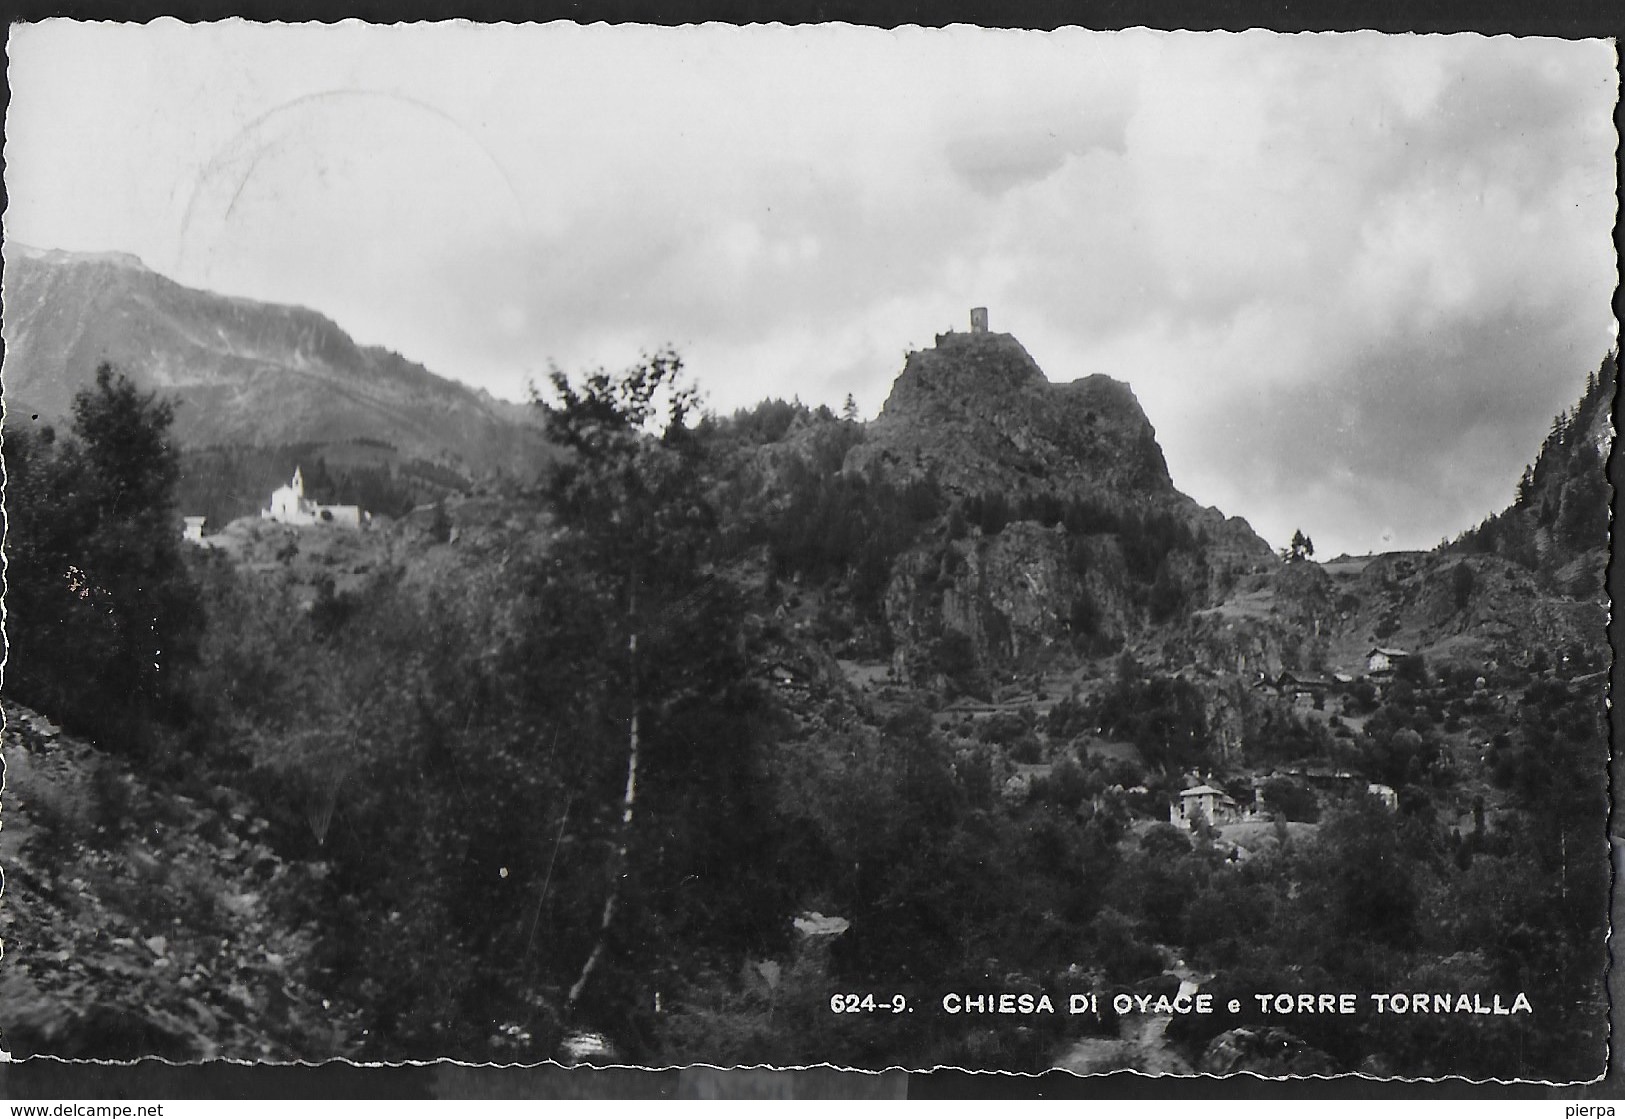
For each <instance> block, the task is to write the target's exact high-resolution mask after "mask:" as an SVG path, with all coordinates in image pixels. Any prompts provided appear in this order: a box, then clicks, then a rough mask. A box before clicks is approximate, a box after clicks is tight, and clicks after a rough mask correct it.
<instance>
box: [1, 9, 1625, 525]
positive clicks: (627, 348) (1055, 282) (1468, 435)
mask: <svg viewBox="0 0 1625 1119" xmlns="http://www.w3.org/2000/svg"><path fill="white" fill-rule="evenodd" d="M11 57H12V62H13V67H12V74H13V90H14V92H13V101H12V105H11V109H10V111H9V113H8V119H7V124H8V135H7V157H8V162H7V172H6V174H7V186H8V189H9V190H10V194H11V198H10V208H9V209H8V212H7V214H6V225H7V231H8V233H9V234H11V235H14V236H17V237H18V238H19V239H21V240H24V241H28V242H31V243H40V244H45V245H54V246H59V247H65V248H84V249H124V250H127V251H133V252H136V253H138V254H139V255H142V256H143V257H144V258H146V259H147V260H148V261H149V262H150V263H153V264H154V265H155V266H158V267H160V268H163V269H166V270H170V271H173V272H174V273H175V274H176V278H177V279H180V280H181V281H182V282H189V283H196V284H200V285H203V286H212V287H216V288H217V289H220V290H224V291H228V292H231V293H233V294H242V295H248V296H253V297H256V298H264V299H273V300H281V301H293V302H299V303H304V304H307V305H312V306H315V307H317V308H319V309H321V310H323V311H324V312H326V313H328V314H330V315H332V316H333V317H334V318H336V319H337V320H338V321H339V322H340V324H341V325H343V326H344V327H345V328H346V329H348V330H350V331H351V332H352V333H354V334H356V335H357V336H358V337H359V338H360V339H361V340H363V341H366V342H372V343H379V344H385V345H388V346H390V347H391V348H394V349H397V350H399V351H401V352H403V353H406V354H407V355H408V356H410V357H412V358H414V359H417V360H420V361H423V362H424V363H425V364H427V365H428V366H429V367H430V368H432V369H435V370H436V371H437V372H441V373H443V374H447V375H452V376H458V377H462V378H464V379H467V380H470V381H471V382H474V383H477V384H480V385H482V386H484V387H487V388H490V389H491V390H493V391H495V392H498V393H500V394H503V395H508V396H518V395H521V394H522V393H523V387H524V384H525V381H526V380H527V379H528V378H536V377H539V376H541V375H542V374H543V373H545V372H546V369H547V366H548V363H549V362H550V361H553V362H557V363H558V364H560V365H561V366H563V367H565V368H567V369H582V368H589V367H594V366H599V365H605V366H610V367H614V366H616V365H619V364H623V363H626V362H630V361H632V360H635V359H636V358H637V356H638V354H639V353H640V352H643V351H647V350H649V349H652V348H655V347H658V346H661V345H665V344H668V343H671V344H676V345H677V346H679V347H680V348H681V349H682V350H683V351H684V353H685V355H686V356H687V357H688V359H689V366H690V368H691V370H693V371H694V373H695V374H696V376H698V377H699V378H700V380H701V381H702V384H703V385H704V387H705V388H706V389H707V390H708V392H709V394H710V398H711V400H712V402H713V404H714V405H716V406H717V407H720V408H723V409H729V408H732V407H735V406H738V405H741V404H746V403H749V402H751V401H753V400H755V399H759V398H761V397H763V396H767V395H775V396H791V395H796V394H799V395H801V396H802V397H803V398H804V399H808V400H814V401H825V402H830V403H837V402H839V401H840V399H841V398H842V397H843V396H844V395H845V394H846V393H847V392H851V393H853V394H854V395H855V396H856V397H857V398H858V400H859V402H860V404H861V405H862V406H863V408H864V409H865V410H866V411H868V412H869V413H871V414H872V413H873V412H874V411H875V410H876V409H877V408H878V407H879V404H880V402H881V400H883V399H884V397H885V395H886V392H887V391H888V389H889V386H890V382H891V379H892V378H893V377H894V376H895V375H896V373H897V372H898V370H899V369H900V367H901V363H902V356H903V352H904V350H905V349H907V348H908V347H910V346H916V345H924V344H928V343H929V341H930V339H931V336H932V335H933V334H934V333H936V332H938V331H941V330H944V329H946V328H947V327H948V326H950V325H960V326H962V325H963V318H964V314H965V311H966V309H967V308H969V307H970V306H973V305H987V306H990V307H991V308H992V313H993V320H994V327H995V329H1007V330H1011V331H1013V332H1014V333H1016V334H1017V336H1018V337H1020V338H1021V340H1022V341H1023V343H1024V344H1026V345H1027V346H1028V348H1029V349H1030V350H1031V351H1032V352H1033V354H1034V355H1035V357H1037V358H1038V359H1039V361H1040V363H1041V364H1042V365H1043V366H1044V367H1045V368H1046V370H1047V371H1048V372H1049V374H1050V375H1051V376H1052V377H1053V378H1056V379H1062V380H1065V379H1071V378H1073V377H1076V376H1081V375H1084V374H1087V373H1093V372H1106V373H1110V374H1112V375H1114V376H1117V377H1119V378H1121V379H1124V380H1127V381H1129V382H1130V383H1131V384H1132V386H1133V388H1134V390H1135V392H1136V394H1137V396H1138V397H1139V398H1140V400H1141V401H1142V403H1143V404H1144V405H1145V407H1146V409H1147V412H1148V414H1149V415H1150V416H1151V418H1152V421H1153V422H1154V424H1155V425H1156V427H1157V430H1158V433H1159V437H1160V439H1161V441H1162V444H1163V447H1164V450H1165V452H1166V454H1167V457H1168V460H1169V463H1170V467H1171V469H1172V470H1173V472H1174V477H1175V481H1176V483H1177V484H1179V485H1180V486H1181V487H1182V488H1185V489H1186V490H1187V491H1188V492H1191V493H1192V494H1193V495H1194V496H1196V497H1198V498H1199V499H1201V500H1203V501H1205V502H1210V503H1214V504H1218V505H1220V507H1221V508H1224V509H1225V510H1226V511H1227V512H1230V513H1236V514H1241V515H1245V516H1247V517H1249V518H1250V519H1252V520H1253V521H1254V522H1255V524H1256V525H1257V526H1258V527H1259V528H1260V529H1261V530H1262V531H1263V532H1264V533H1265V534H1266V535H1267V536H1269V537H1270V538H1272V539H1275V540H1276V541H1277V542H1278V543H1279V542H1281V541H1283V540H1284V539H1285V538H1286V537H1287V536H1289V535H1290V533H1291V531H1292V530H1293V529H1294V528H1296V527H1299V526H1301V527H1303V528H1304V529H1305V531H1308V532H1310V533H1311V535H1313V536H1314V538H1315V539H1316V541H1317V542H1319V544H1320V546H1321V550H1323V551H1325V550H1328V549H1331V550H1343V549H1345V548H1346V549H1350V550H1361V549H1365V548H1370V547H1378V546H1382V545H1383V544H1384V543H1389V544H1396V545H1397V544H1403V545H1406V546H1412V545H1414V546H1428V545H1431V544H1433V543H1436V542H1437V540H1438V538H1439V536H1441V535H1444V534H1452V533H1454V532H1455V531H1458V530H1459V529H1461V528H1464V527H1466V526H1467V525H1468V524H1470V523H1472V522H1473V521H1476V520H1477V519H1478V518H1480V517H1482V516H1483V515H1485V514H1487V513H1489V512H1491V511H1493V510H1494V509H1495V508H1496V507H1497V506H1498V505H1499V504H1502V503H1504V501H1505V500H1506V497H1507V496H1508V494H1509V493H1510V486H1511V484H1512V482H1513V481H1515V480H1516V477H1517V475H1518V473H1519V472H1520V471H1521V468H1522V465H1523V464H1524V463H1525V462H1527V461H1528V459H1529V457H1530V456H1532V455H1533V453H1534V451H1535V450H1536V448H1537V447H1538V445H1539V441H1540V439H1541V437H1542V436H1543V435H1544V434H1545V430H1546V426H1547V424H1548V422H1549V420H1550V417H1551V415H1552V414H1553V413H1554V412H1556V411H1557V410H1559V409H1561V408H1563V407H1565V406H1566V405H1568V404H1570V403H1572V402H1573V399H1574V398H1575V397H1576V396H1577V394H1578V391H1579V387H1580V385H1581V384H1582V383H1583V380H1584V377H1585V374H1586V372H1587V371H1588V370H1590V369H1592V368H1594V367H1595V366H1596V364H1597V361H1598V360H1599V359H1600V358H1601V356H1602V354H1603V352H1604V351H1605V350H1606V348H1607V347H1608V346H1609V345H1610V344H1611V342H1612V339H1613V331H1614V323H1613V320H1612V317H1611V313H1610V308H1609V302H1610V299H1611V295H1612V291H1613V287H1614V281H1615V262H1614V257H1613V247H1612V242H1611V238H1610V234H1611V229H1612V224H1613V216H1614V207H1615V202H1614V155H1613V153H1614V144H1615V136H1614V131H1613V123H1612V115H1611V114H1612V109H1613V104H1614V100H1615V95H1616V93H1617V89H1616V77H1615V70H1614V58H1613V53H1612V50H1611V47H1610V46H1609V45H1608V44H1606V43H1597V42H1590V43H1587V42H1565V41H1560V40H1541V39H1531V38H1524V39H1511V38H1504V39H1485V38H1482V37H1478V36H1383V35H1378V34H1375V33H1362V34H1355V35H1304V36H1278V35H1273V34H1268V33H1263V32H1249V33H1246V34H1241V35H1195V34H1178V33H1176V34H1161V33H1152V32H1146V31H1136V32H1125V33H1111V34H1102V33H1088V32H1082V31H1076V30H1073V31H1066V32H1060V33H1056V34H1053V35H1038V34H1031V33H1017V32H994V31H980V30H975V29H962V30H959V31H929V30H920V29H913V30H908V29H904V30H899V31H895V32H886V31H879V30H875V29H857V28H843V27H838V26H824V27H817V28H796V29H770V28H757V29H738V28H717V27H708V28H689V29H661V28H637V27H615V28H611V27H575V26H571V25H552V26H545V27H527V28H484V27H479V26H477V25H439V26H434V27H429V26H421V27H402V28H369V27H365V26H361V25H355V26H345V27H341V28H326V27H318V26H306V27H274V28H273V27H255V26H252V25H246V24H245V25H202V26H196V27H194V26H191V25H181V24H178V23H175V22H173V21H161V22H160V23H158V24H154V25H151V26H147V27H130V26H107V25H85V24H66V23H61V24H47V25H34V26H25V27H23V28H21V29H20V30H19V31H18V32H17V33H16V34H15V35H14V38H13V41H12V44H11ZM290 57H299V58H300V59H301V63H300V65H299V66H296V67H295V66H288V65H286V62H285V60H286V59H287V58H290ZM64 137H68V138H71V139H70V140H69V141H67V142H65V141H64ZM1384 532H1387V533H1388V534H1389V537H1388V539H1387V540H1386V541H1384V539H1383V535H1382V534H1383V533H1384Z"/></svg>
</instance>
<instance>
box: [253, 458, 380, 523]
mask: <svg viewBox="0 0 1625 1119" xmlns="http://www.w3.org/2000/svg"><path fill="white" fill-rule="evenodd" d="M260 516H261V517H263V518H265V519H266V520H268V521H276V522H278V523H279V524H285V525H338V526H340V527H342V528H360V527H361V526H362V525H363V524H366V523H367V522H369V521H371V520H372V515H371V514H370V513H364V512H362V510H361V507H360V506H359V505H319V504H317V503H316V502H314V501H312V500H310V499H309V498H308V497H306V496H305V475H304V471H302V470H301V469H300V468H299V467H297V466H295V467H294V468H293V480H292V481H290V482H289V483H288V484H287V485H285V486H278V487H277V488H276V489H274V490H272V491H271V507H270V508H269V509H261V510H260Z"/></svg>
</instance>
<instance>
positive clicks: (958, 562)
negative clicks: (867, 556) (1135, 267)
mask: <svg viewBox="0 0 1625 1119" xmlns="http://www.w3.org/2000/svg"><path fill="white" fill-rule="evenodd" d="M843 469H844V470H845V471H846V472H847V473H848V474H862V475H864V476H869V477H876V476H878V477H884V478H886V479H888V480H889V481H891V482H893V483H894V484H900V483H905V482H909V481H918V480H921V479H925V478H931V479H934V480H935V482H936V483H937V485H938V486H940V488H941V491H942V493H943V495H944V499H945V501H946V503H947V504H948V507H949V511H948V513H947V514H946V516H945V518H944V522H943V524H942V525H941V526H940V529H939V531H938V532H936V533H934V534H932V535H931V536H930V538H929V539H924V540H922V541H920V542H919V543H918V544H917V545H916V546H915V547H914V548H912V549H911V550H910V551H908V552H907V553H905V554H904V555H903V556H901V557H900V558H899V560H898V562H897V563H896V564H895V566H894V568H893V571H892V578H891V582H890V584H889V586H888V587H887V590H886V595H885V610H886V616H887V619H888V622H889V624H890V626H891V628H892V632H893V637H894V639H895V642H896V648H897V654H896V658H895V659H896V667H897V668H898V669H899V671H900V673H901V674H902V675H903V676H904V677H905V678H910V679H916V680H918V679H921V678H924V677H928V676H930V675H932V674H940V673H941V672H942V671H943V670H944V664H945V663H949V664H951V663H953V662H955V661H956V659H962V657H958V656H956V654H954V653H953V652H952V650H955V649H964V650H968V652H969V654H970V655H972V656H973V657H974V660H975V663H976V665H977V667H978V668H981V669H994V670H999V669H1004V668H1010V667H1015V666H1026V665H1033V664H1035V663H1039V662H1043V661H1045V660H1046V659H1048V658H1050V657H1053V656H1055V655H1057V654H1065V653H1066V652H1067V651H1070V652H1072V653H1083V654H1098V653H1102V652H1105V651H1109V650H1110V649H1112V648H1116V647H1117V646H1118V645H1120V644H1121V643H1122V642H1123V641H1124V640H1126V639H1133V638H1135V637H1137V636H1139V635H1141V634H1143V633H1144V632H1145V631H1146V630H1147V627H1149V626H1155V625H1160V624H1164V623H1167V622H1170V621H1172V620H1174V619H1176V618H1180V617H1183V616H1185V615H1186V614H1188V612H1189V611H1190V610H1193V609H1196V608H1199V607H1201V606H1203V605H1206V604H1207V603H1210V602H1213V601H1217V600H1219V599H1221V598H1223V597H1224V596H1225V595H1226V594H1228V593H1230V591H1231V590H1233V589H1234V588H1235V587H1236V586H1237V585H1239V584H1245V583H1247V582H1248V581H1257V580H1258V579H1261V578H1267V577H1268V575H1269V573H1271V572H1273V571H1274V570H1275V569H1276V568H1277V567H1278V566H1279V561H1278V560H1277V558H1276V557H1275V555H1274V554H1273V552H1272V551H1271V549H1270V548H1269V546H1268V545H1267V544H1266V543H1265V542H1264V541H1263V540H1261V539H1260V538H1259V537H1258V536H1257V535H1256V534H1255V533H1254V532H1253V531H1252V529H1251V527H1250V526H1248V525H1247V523H1246V522H1245V521H1243V520H1240V519H1239V518H1227V517H1225V516H1224V515H1223V514H1222V513H1220V512H1219V511H1218V510H1215V509H1203V508H1201V507H1200V506H1198V505H1197V504H1196V503H1195V502H1194V501H1192V500H1191V499H1190V498H1188V497H1186V496H1185V495H1184V494H1181V493H1180V492H1179V491H1178V490H1176V489H1175V488H1174V484H1173V480H1172V479H1171V478H1170V477H1169V474H1168V467H1167V463H1166V462H1165V460H1164V459H1163V455H1162V450H1161V448H1160V447H1159V446H1158V445H1157V439H1156V432H1155V431H1154V430H1153V428H1152V426H1151V423H1150V421H1149V420H1148V419H1147V418H1146V415H1145V413H1144V411H1143V410H1142V409H1141V408H1140V405H1139V402H1138V401H1137V400H1136V399H1135V397H1134V393H1133V392H1132V391H1131V390H1130V388H1129V387H1128V386H1127V385H1125V384H1123V383H1122V382H1120V381H1115V380H1113V379H1112V378H1110V377H1105V376H1099V375H1097V376H1091V377H1085V378H1083V379H1081V380H1077V381H1073V382H1070V383H1065V384H1054V383H1051V382H1050V381H1049V380H1048V378H1046V377H1045V375H1044V373H1043V371H1042V370H1040V369H1039V367H1038V365H1037V364H1036V363H1035V362H1034V361H1033V359H1032V357H1031V355H1029V354H1028V353H1027V351H1026V350H1025V349H1024V348H1023V347H1022V345H1021V344H1020V343H1019V342H1018V341H1016V339H1014V338H1013V337H1011V336H1010V335H1008V334H990V333H972V334H945V335H939V336H938V338H937V344H936V346H935V347H934V348H933V349H930V350H925V351H921V352H917V353H913V354H910V355H909V357H908V360H907V362H906V364H905V366H904V368H903V371H902V373H901V375H899V376H898V378H897V380H896V382H895V384H894V385H893V386H892V391H891V394H890V396H889V397H888V399H887V401H886V405H885V408H884V409H883V411H882V412H881V415H880V417H879V418H878V419H877V420H876V421H875V422H874V423H872V424H870V425H869V427H868V430H867V432H866V433H865V438H864V441H863V442H862V443H861V444H859V445H858V446H856V447H854V448H852V450H851V451H850V452H849V453H848V454H847V456H846V459H845V463H844V467H843ZM944 650H948V651H947V652H945V651H944Z"/></svg>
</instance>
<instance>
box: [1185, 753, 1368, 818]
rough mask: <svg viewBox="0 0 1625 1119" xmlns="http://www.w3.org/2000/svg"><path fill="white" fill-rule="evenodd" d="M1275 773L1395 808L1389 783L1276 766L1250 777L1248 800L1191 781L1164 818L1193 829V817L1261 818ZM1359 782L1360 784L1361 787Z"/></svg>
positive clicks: (1342, 773) (1337, 772) (1341, 773)
mask: <svg viewBox="0 0 1625 1119" xmlns="http://www.w3.org/2000/svg"><path fill="white" fill-rule="evenodd" d="M1278 777H1289V778H1295V779H1297V780H1300V781H1303V782H1305V783H1306V784H1308V785H1310V786H1312V787H1316V788H1319V789H1321V790H1323V791H1326V792H1329V793H1333V794H1335V795H1340V796H1354V795H1359V794H1362V793H1363V794H1364V795H1365V796H1371V797H1375V798H1376V799H1377V800H1379V801H1381V802H1382V805H1383V807H1385V808H1387V809H1388V810H1389V811H1398V809H1399V794H1398V793H1397V792H1396V791H1395V790H1394V788H1393V786H1391V785H1380V784H1377V783H1376V782H1374V781H1366V780H1365V779H1364V778H1362V777H1356V776H1355V775H1354V774H1352V773H1349V772H1347V771H1346V770H1332V769H1320V768H1312V769H1289V770H1288V769H1283V770H1276V771H1275V772H1274V773H1271V774H1269V775H1268V776H1266V777H1260V778H1256V779H1254V781H1253V790H1252V793H1253V796H1252V801H1251V802H1250V803H1248V804H1245V805H1244V804H1241V803H1239V802H1238V801H1237V800H1236V799H1235V798H1234V797H1232V796H1230V795H1229V794H1228V793H1226V792H1225V791H1224V790H1223V789H1220V788H1216V787H1214V786H1213V785H1210V784H1208V783H1207V782H1205V781H1203V782H1201V783H1199V784H1196V785H1192V786H1191V787H1190V788H1188V789H1184V790H1182V791H1181V792H1180V794H1179V796H1178V798H1177V799H1175V800H1174V801H1173V802H1172V803H1170V804H1169V806H1168V822H1169V823H1170V824H1174V825H1176V826H1178V827H1182V828H1186V829H1188V830H1195V828H1196V826H1197V821H1199V820H1205V821H1206V822H1207V823H1209V824H1212V825H1214V826H1215V827H1217V826H1219V825H1222V824H1239V823H1245V822H1246V821H1248V820H1257V819H1262V818H1264V817H1265V816H1267V815H1268V812H1269V808H1268V806H1267V805H1266V804H1265V797H1264V785H1265V783H1266V782H1268V781H1271V780H1273V779H1275V778H1278ZM1361 786H1364V788H1363V789H1362V787H1361Z"/></svg>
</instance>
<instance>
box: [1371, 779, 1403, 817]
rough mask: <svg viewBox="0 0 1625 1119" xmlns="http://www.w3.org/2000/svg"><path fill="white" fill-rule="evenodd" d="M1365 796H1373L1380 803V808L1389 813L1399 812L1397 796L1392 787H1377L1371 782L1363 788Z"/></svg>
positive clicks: (1377, 785)
mask: <svg viewBox="0 0 1625 1119" xmlns="http://www.w3.org/2000/svg"><path fill="white" fill-rule="evenodd" d="M1365 791H1366V795H1367V796H1374V797H1376V798H1377V799H1378V800H1380V801H1381V802H1382V806H1383V807H1384V808H1386V809H1388V811H1390V812H1398V811H1399V794H1398V793H1397V792H1395V791H1394V787H1393V786H1392V785H1379V784H1377V783H1376V782H1374V781H1373V782H1371V783H1370V784H1368V785H1366V787H1365Z"/></svg>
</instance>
